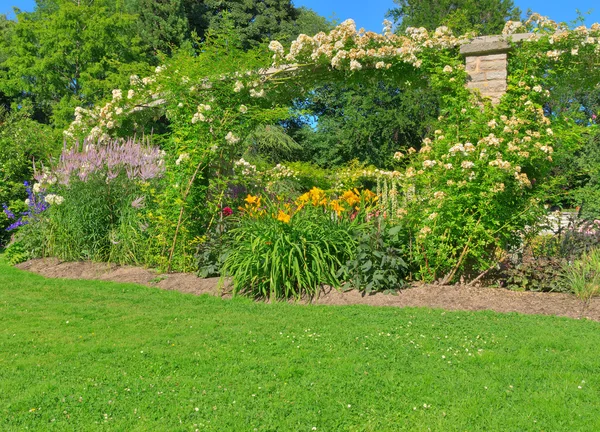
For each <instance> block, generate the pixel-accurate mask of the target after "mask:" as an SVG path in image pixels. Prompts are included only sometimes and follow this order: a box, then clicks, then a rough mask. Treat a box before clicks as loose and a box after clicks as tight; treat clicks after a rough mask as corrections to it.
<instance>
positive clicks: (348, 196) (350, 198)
mask: <svg viewBox="0 0 600 432" xmlns="http://www.w3.org/2000/svg"><path fill="white" fill-rule="evenodd" d="M342 199H343V200H344V201H346V202H347V203H348V205H351V206H353V205H355V204H358V203H359V202H360V196H359V195H358V192H357V191H356V192H355V191H351V190H348V191H346V192H344V193H343V194H342Z"/></svg>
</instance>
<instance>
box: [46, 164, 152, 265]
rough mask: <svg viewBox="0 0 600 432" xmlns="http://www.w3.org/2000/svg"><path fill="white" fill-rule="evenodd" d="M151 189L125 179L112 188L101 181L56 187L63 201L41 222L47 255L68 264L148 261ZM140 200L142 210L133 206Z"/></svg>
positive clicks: (110, 184)
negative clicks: (81, 261)
mask: <svg viewBox="0 0 600 432" xmlns="http://www.w3.org/2000/svg"><path fill="white" fill-rule="evenodd" d="M149 189H150V186H149V185H144V184H136V183H134V182H133V181H130V180H129V179H127V177H126V176H125V175H124V174H122V175H119V177H117V178H116V179H113V180H112V181H110V182H108V184H107V182H106V179H105V178H104V177H103V176H102V177H101V176H98V177H92V178H90V179H88V180H87V181H79V180H77V179H72V180H71V181H70V183H69V185H68V186H55V187H53V189H52V191H53V192H55V193H56V194H59V195H60V196H62V197H63V198H64V201H63V202H62V204H60V205H54V206H51V207H50V209H49V210H47V212H46V213H47V214H45V217H46V219H45V220H44V222H42V223H46V224H47V229H46V231H47V234H46V235H47V238H46V241H45V245H44V246H45V248H44V249H45V250H44V256H55V257H58V258H59V259H61V260H65V261H79V260H85V259H89V260H93V261H108V262H115V263H119V264H140V263H145V262H147V253H148V252H149V251H148V246H149V244H150V243H151V242H150V241H149V236H150V232H149V231H148V229H149V226H148V225H149V216H148V214H147V211H149V210H150V209H148V208H146V205H147V204H146V202H148V204H150V205H151V204H152V202H151V199H150V197H149V195H150V194H149ZM146 197H148V198H146ZM136 200H137V202H139V203H140V204H139V207H140V208H136V207H134V205H132V203H135V202H136Z"/></svg>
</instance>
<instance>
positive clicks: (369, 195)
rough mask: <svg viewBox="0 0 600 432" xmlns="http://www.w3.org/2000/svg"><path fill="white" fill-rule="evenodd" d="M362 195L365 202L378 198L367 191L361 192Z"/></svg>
mask: <svg viewBox="0 0 600 432" xmlns="http://www.w3.org/2000/svg"><path fill="white" fill-rule="evenodd" d="M362 195H363V197H364V198H365V200H366V201H377V199H378V198H379V197H378V196H377V194H376V193H374V192H371V191H370V190H369V189H365V190H364V191H362Z"/></svg>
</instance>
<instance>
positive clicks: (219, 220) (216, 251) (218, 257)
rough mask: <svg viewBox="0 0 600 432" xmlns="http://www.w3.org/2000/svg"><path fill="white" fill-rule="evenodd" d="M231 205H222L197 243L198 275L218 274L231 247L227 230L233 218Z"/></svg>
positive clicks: (204, 276)
mask: <svg viewBox="0 0 600 432" xmlns="http://www.w3.org/2000/svg"><path fill="white" fill-rule="evenodd" d="M233 214H234V211H233V210H232V209H231V207H224V208H223V209H222V210H221V211H220V212H219V214H218V215H215V217H214V218H213V220H211V222H210V224H209V226H208V228H207V230H206V234H205V235H204V237H203V238H202V240H201V242H200V243H199V245H198V252H197V254H196V257H197V259H198V276H200V277H203V278H207V277H213V276H220V275H221V270H222V268H223V265H224V264H225V259H226V258H227V255H228V253H229V250H230V249H231V241H230V239H229V237H228V231H229V229H230V228H231V223H232V221H233V219H234V218H232V217H231V216H232V215H233Z"/></svg>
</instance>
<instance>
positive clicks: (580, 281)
mask: <svg viewBox="0 0 600 432" xmlns="http://www.w3.org/2000/svg"><path fill="white" fill-rule="evenodd" d="M564 272H565V280H566V282H567V284H568V285H569V286H570V287H571V290H572V291H573V294H575V295H576V296H577V297H578V298H579V299H580V300H582V301H584V302H585V303H586V304H587V303H589V301H590V300H591V298H592V297H593V296H595V295H598V294H600V249H599V248H595V249H592V250H591V251H589V252H586V253H584V254H583V255H582V256H581V258H579V259H578V260H576V261H574V262H573V263H572V264H570V265H566V266H565V268H564Z"/></svg>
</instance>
